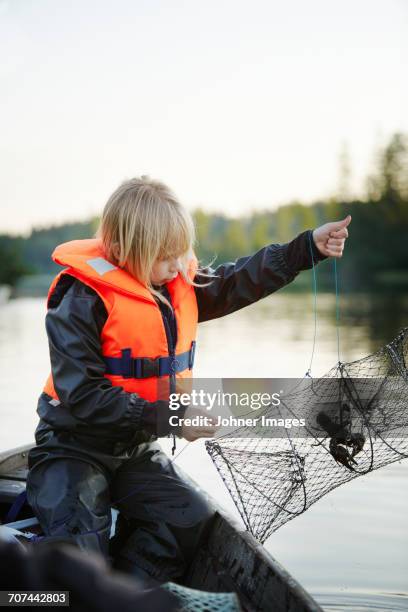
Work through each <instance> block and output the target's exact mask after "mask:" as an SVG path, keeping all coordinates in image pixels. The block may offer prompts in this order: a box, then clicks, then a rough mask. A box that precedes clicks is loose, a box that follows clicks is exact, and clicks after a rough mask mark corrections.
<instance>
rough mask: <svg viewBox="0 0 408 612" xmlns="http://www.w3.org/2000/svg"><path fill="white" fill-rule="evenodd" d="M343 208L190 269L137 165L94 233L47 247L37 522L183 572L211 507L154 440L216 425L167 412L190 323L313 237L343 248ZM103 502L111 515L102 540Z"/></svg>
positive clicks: (144, 569)
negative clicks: (51, 276) (244, 253)
mask: <svg viewBox="0 0 408 612" xmlns="http://www.w3.org/2000/svg"><path fill="white" fill-rule="evenodd" d="M350 219H351V218H350V217H347V218H346V219H344V220H343V221H341V222H335V223H328V224H326V225H323V226H322V227H320V228H318V229H315V230H314V231H313V232H312V231H311V230H308V231H306V232H303V233H302V234H300V235H299V236H298V237H297V238H295V239H294V240H292V241H291V242H289V243H288V244H283V245H279V244H271V245H268V246H265V247H264V248H262V249H261V250H259V251H258V252H257V253H255V254H253V255H250V256H248V257H241V258H239V259H238V260H237V261H236V262H235V263H227V264H223V265H220V266H218V267H217V268H216V269H215V270H214V269H213V268H210V267H207V268H201V269H200V268H199V266H198V262H197V259H196V257H195V255H194V252H193V245H194V240H195V238H194V226H193V222H192V219H191V217H190V215H189V213H188V212H187V211H186V209H185V208H184V207H183V206H181V204H180V203H179V202H178V201H177V199H176V198H175V196H174V195H173V193H172V192H171V191H170V190H169V189H168V187H166V186H165V185H164V184H163V183H161V182H158V181H153V180H151V179H149V178H148V177H145V176H142V177H141V178H135V179H132V180H129V181H127V182H125V183H123V184H122V185H121V186H120V187H119V188H118V189H117V190H116V191H115V192H114V193H113V194H112V196H111V197H110V199H109V200H108V202H107V204H106V206H105V209H104V211H103V215H102V219H101V224H100V229H99V231H98V234H97V236H98V237H97V238H95V239H90V240H76V241H73V242H68V243H66V244H62V245H60V246H58V247H57V248H56V250H55V251H54V253H53V259H54V261H56V262H57V263H59V264H60V265H62V266H65V268H64V269H63V270H62V272H61V273H60V274H58V276H57V277H56V278H55V280H54V282H53V283H52V285H51V288H50V291H49V295H48V312H47V316H46V330H47V334H48V340H49V349H50V359H51V374H50V376H49V378H48V380H47V382H46V384H45V387H44V390H43V392H42V393H41V395H40V398H39V401H38V410H37V411H38V414H39V417H40V421H39V424H38V427H37V429H36V432H35V439H36V446H35V447H34V448H33V449H31V451H30V453H29V468H30V471H29V475H28V480H27V495H28V501H29V502H30V504H31V506H32V508H33V510H34V512H35V514H36V516H37V517H38V519H39V521H40V523H41V525H42V527H43V529H44V532H45V534H46V535H48V536H62V537H64V538H66V537H69V538H71V539H72V540H74V541H75V542H76V543H77V544H78V545H79V546H80V547H81V548H82V549H84V550H97V551H100V552H102V553H103V554H104V555H108V554H111V555H114V557H115V559H116V567H118V568H120V569H122V570H125V571H128V572H130V573H132V574H134V575H136V576H139V577H142V578H145V579H148V578H154V579H156V580H158V581H163V582H164V581H167V580H172V579H173V580H177V579H180V578H182V577H183V574H184V573H185V572H186V570H187V568H188V567H189V564H190V563H191V561H192V559H193V557H194V554H195V552H196V549H197V546H198V545H199V542H200V539H201V538H202V537H203V534H204V529H205V527H206V525H207V524H208V521H209V519H210V518H211V516H212V509H211V507H210V506H209V504H208V503H207V501H206V499H205V498H204V497H203V496H202V495H201V494H200V493H198V492H197V490H196V489H195V488H194V487H192V486H191V485H190V484H189V482H188V479H187V477H186V476H185V475H184V474H183V473H182V472H181V470H180V468H178V467H177V466H176V465H174V464H173V463H172V462H171V461H170V460H169V459H168V458H167V456H166V455H165V454H164V453H163V451H162V450H161V448H160V446H159V445H158V443H157V441H156V439H157V437H160V436H164V435H168V434H169V433H173V434H174V433H175V434H177V435H179V436H181V437H183V438H185V439H186V440H189V441H192V440H196V439H198V438H205V437H211V436H213V435H214V433H215V426H214V421H211V420H210V421H208V422H207V424H206V426H205V427H192V426H191V427H186V426H185V425H183V427H182V428H171V427H170V425H169V406H168V395H169V393H170V392H173V391H174V390H175V389H176V388H177V385H178V384H181V383H182V382H183V379H185V378H189V377H191V375H192V368H193V363H194V351H195V337H196V328H197V323H199V322H201V321H208V320H210V319H215V318H217V317H222V316H224V315H226V314H229V313H232V312H234V311H236V310H239V309H240V308H243V307H244V306H247V305H249V304H252V303H254V302H256V301H257V300H259V299H261V298H263V297H265V296H267V295H269V294H271V293H272V292H274V291H276V290H278V289H280V288H281V287H283V286H284V285H286V284H288V283H289V282H291V281H292V280H293V279H294V278H295V277H296V275H297V274H298V273H299V271H301V270H304V269H307V268H310V267H311V266H312V254H311V249H312V251H313V259H314V261H315V262H318V261H319V260H321V259H324V258H325V257H327V256H333V257H341V255H342V252H343V247H344V242H345V239H346V237H347V225H348V224H349V222H350ZM158 383H160V385H159V384H158ZM199 412H200V411H197V410H193V409H192V408H188V410H187V412H186V416H194V414H197V413H199ZM172 414H174V413H172ZM206 416H208V414H206ZM112 505H114V506H115V507H116V508H117V509H118V510H119V511H120V514H119V520H118V524H117V525H116V535H115V538H114V539H113V541H112V540H111V542H110V546H109V533H110V527H111V506H112Z"/></svg>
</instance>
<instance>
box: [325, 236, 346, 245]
mask: <svg viewBox="0 0 408 612" xmlns="http://www.w3.org/2000/svg"><path fill="white" fill-rule="evenodd" d="M327 245H328V246H329V247H331V246H341V247H342V246H344V238H329V239H328V241H327Z"/></svg>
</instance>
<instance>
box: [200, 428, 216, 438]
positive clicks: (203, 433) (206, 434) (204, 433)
mask: <svg viewBox="0 0 408 612" xmlns="http://www.w3.org/2000/svg"><path fill="white" fill-rule="evenodd" d="M214 434H215V431H210V430H209V429H202V430H200V431H199V432H197V436H198V437H199V438H213V437H214Z"/></svg>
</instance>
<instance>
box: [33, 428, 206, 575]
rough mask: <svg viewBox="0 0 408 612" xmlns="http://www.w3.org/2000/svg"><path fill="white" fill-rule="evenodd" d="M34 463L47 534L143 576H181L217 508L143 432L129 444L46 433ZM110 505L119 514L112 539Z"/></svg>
mask: <svg viewBox="0 0 408 612" xmlns="http://www.w3.org/2000/svg"><path fill="white" fill-rule="evenodd" d="M144 440H146V438H144ZM137 442H138V443H137ZM28 465H29V473H28V477H27V499H28V502H29V503H30V505H31V507H32V509H33V511H34V513H35V515H36V517H37V518H38V520H39V522H40V524H41V526H42V528H43V530H44V533H45V535H46V536H61V537H68V538H69V539H72V540H73V541H74V542H75V543H76V544H77V545H78V546H79V547H80V548H81V549H83V550H92V551H97V552H100V553H102V554H103V555H104V556H105V557H107V558H108V559H109V558H111V559H112V560H113V565H114V567H116V568H117V569H121V570H123V571H126V572H128V573H131V574H133V575H135V576H137V577H138V578H140V579H145V580H146V579H147V580H149V579H152V578H153V579H154V580H157V581H159V582H166V581H168V580H180V579H182V578H183V576H184V574H185V573H186V570H187V569H188V568H189V566H190V564H191V562H192V560H193V558H194V555H195V553H196V551H197V548H198V546H199V544H200V540H201V538H202V536H203V533H204V530H205V528H206V526H208V523H209V520H210V518H211V517H212V516H213V514H214V510H213V508H212V506H211V504H210V503H209V502H208V501H207V499H206V498H205V496H204V495H203V494H202V493H201V492H199V490H197V488H196V487H194V485H193V484H192V483H191V482H189V479H188V477H187V476H186V475H185V474H184V473H183V472H182V470H181V469H180V468H179V467H178V466H176V465H175V464H174V463H173V462H172V461H171V460H170V459H169V458H168V457H167V455H166V454H165V453H164V452H163V451H162V449H161V447H160V445H159V444H158V443H157V442H156V441H142V442H140V436H139V441H137V440H135V441H134V443H133V444H131V445H124V444H122V443H116V444H112V442H108V441H103V440H100V439H98V438H95V437H91V436H84V435H82V434H80V435H79V434H76V433H75V434H71V433H70V432H59V433H57V432H55V431H48V432H46V434H45V435H44V432H43V435H42V436H41V440H39V439H38V438H37V446H36V447H34V448H32V449H31V450H30V452H29V464H28ZM111 507H114V508H116V509H117V510H118V511H119V515H118V520H117V524H116V531H115V536H114V538H113V539H111V540H109V536H110V530H111Z"/></svg>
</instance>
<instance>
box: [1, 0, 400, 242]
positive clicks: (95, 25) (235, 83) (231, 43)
mask: <svg viewBox="0 0 408 612" xmlns="http://www.w3.org/2000/svg"><path fill="white" fill-rule="evenodd" d="M407 24H408V1H407V0H330V1H327V0H308V1H307V2H305V1H304V0H285V1H284V2H283V1H281V0H265V1H264V0H247V1H246V2H243V1H240V0H184V1H181V0H104V1H103V0H66V1H65V2H64V0H0V57H1V61H0V83H1V96H0V168H1V170H0V197H1V204H2V214H1V223H0V232H4V231H12V232H26V231H28V230H29V229H30V228H31V227H32V226H33V225H36V226H39V225H46V224H50V223H58V222H62V221H66V220H74V219H84V218H86V217H87V216H89V215H92V214H97V213H99V212H100V211H101V209H102V208H103V205H104V203H105V201H106V199H107V197H108V196H109V195H110V193H111V192H112V191H113V190H114V189H115V188H116V186H117V185H118V184H119V183H120V182H121V181H122V180H124V179H125V178H130V177H132V176H138V175H140V174H150V175H151V176H153V177H155V178H159V179H161V180H164V181H165V182H167V183H168V184H169V185H170V187H172V189H173V190H174V191H175V193H176V194H177V195H178V196H179V198H180V199H181V200H182V201H183V202H184V203H185V204H186V205H187V206H188V207H189V208H191V209H192V208H194V207H196V206H203V207H205V208H207V209H208V210H218V211H223V212H225V213H227V214H230V215H234V214H242V213H245V212H250V211H251V210H253V209H256V208H265V207H269V208H271V209H272V208H275V207H276V206H278V205H279V204H282V203H286V202H288V201H290V200H293V199H300V200H302V201H305V202H311V201H313V200H314V199H318V198H324V197H327V196H330V195H332V194H333V193H334V192H335V191H336V188H337V185H338V157H339V152H340V150H341V148H342V146H343V143H344V142H347V143H348V147H349V151H350V157H351V163H352V167H353V171H354V172H353V189H354V191H355V193H356V194H358V193H361V189H362V185H363V177H364V176H365V175H366V174H367V172H368V171H369V170H370V166H371V165H372V161H373V152H374V148H375V147H376V146H377V145H378V144H381V143H383V142H385V141H386V140H387V139H388V138H389V136H390V135H391V134H392V133H393V132H395V131H398V130H400V131H405V132H408V110H407V109H408V79H407V78H406V71H407V66H408V62H407V59H408V58H407V55H408V53H407V49H408V35H407V34H408V27H407Z"/></svg>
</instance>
